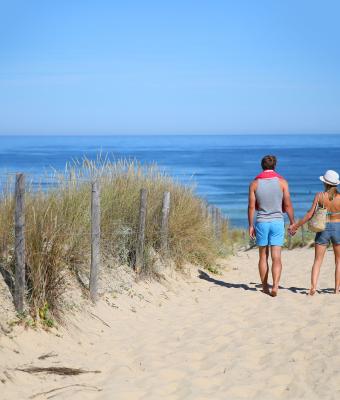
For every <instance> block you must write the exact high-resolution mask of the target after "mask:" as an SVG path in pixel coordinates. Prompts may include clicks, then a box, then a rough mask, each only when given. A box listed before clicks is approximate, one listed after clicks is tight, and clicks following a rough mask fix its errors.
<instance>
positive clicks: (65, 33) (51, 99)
mask: <svg viewBox="0 0 340 400" xmlns="http://www.w3.org/2000/svg"><path fill="white" fill-rule="evenodd" d="M339 15H340V2H339V1H338V0H323V1H320V0H317V1H316V0H308V1H305V0H285V1H279V0H256V1H255V0H237V1H235V0H231V1H228V0H224V1H217V0H209V1H208V0H206V1H200V0H193V1H191V0H185V1H184V0H171V1H170V0H169V1H159V0H158V1H148V0H143V1H141V0H139V1H130V0H124V1H115V0H111V1H103V0H96V1H93V0H92V1H88V0H58V1H46V0H41V1H36V0H30V1H27V0H22V1H16V0H0V134H2V135H5V134H8V135H13V134H46V135H51V134H66V135H67V134H171V133H174V134H210V133H214V134H242V133H247V134H250V133H266V134H280V133H340V112H339V111H340V73H339V71H340V45H339V43H340V24H339V21H338V18H339Z"/></svg>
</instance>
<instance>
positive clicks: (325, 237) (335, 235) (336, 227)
mask: <svg viewBox="0 0 340 400" xmlns="http://www.w3.org/2000/svg"><path fill="white" fill-rule="evenodd" d="M329 242H332V243H333V244H340V222H327V224H326V229H325V230H324V231H322V232H318V233H317V234H316V235H315V243H316V244H322V245H324V246H327V245H328V244H329Z"/></svg>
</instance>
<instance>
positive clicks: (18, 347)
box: [0, 249, 340, 400]
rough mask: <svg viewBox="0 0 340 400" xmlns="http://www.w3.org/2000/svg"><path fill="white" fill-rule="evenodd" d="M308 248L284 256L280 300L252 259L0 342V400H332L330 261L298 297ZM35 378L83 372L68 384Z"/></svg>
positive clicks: (335, 321) (338, 355) (140, 291)
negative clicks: (268, 291) (315, 288)
mask: <svg viewBox="0 0 340 400" xmlns="http://www.w3.org/2000/svg"><path fill="white" fill-rule="evenodd" d="M312 259H313V250H312V249H295V250H292V251H287V250H286V251H284V252H283V262H284V269H283V275H282V280H281V286H282V289H281V290H280V292H279V295H278V297H277V298H271V297H269V296H267V295H265V294H263V293H262V292H261V291H260V287H259V285H258V282H259V279H258V275H257V265H256V262H257V251H256V250H251V251H249V252H240V253H238V254H237V255H235V256H233V257H231V258H229V259H228V260H222V261H221V264H222V265H223V273H222V274H221V275H212V274H211V273H208V272H203V271H200V270H199V269H194V268H192V269H191V270H190V276H187V277H186V278H185V279H184V278H183V277H182V276H179V275H176V274H173V276H172V277H168V278H167V281H166V282H162V283H157V282H140V283H137V284H135V285H134V287H133V289H131V290H129V292H128V293H126V294H125V295H121V296H119V297H118V298H116V299H111V301H109V299H108V298H106V299H105V301H104V300H102V301H100V302H99V303H98V305H97V306H96V307H94V308H93V309H91V310H90V311H86V312H85V311H83V312H78V313H77V314H76V315H75V316H73V314H72V315H71V314H70V316H69V321H68V325H67V327H59V328H58V329H52V331H51V332H45V331H42V330H39V331H35V330H32V329H26V330H25V329H24V328H23V327H20V326H19V327H15V328H14V330H13V332H12V333H11V334H10V335H7V336H5V335H2V336H0V393H1V395H0V397H1V399H3V400H11V399H13V400H14V399H37V400H40V399H52V398H53V399H72V400H74V399H103V400H106V399H113V398H114V399H115V400H123V399H131V400H133V399H144V400H150V399H195V400H199V399H202V400H203V399H214V400H216V399H221V400H222V399H223V400H225V399H261V400H266V399H308V400H310V399H320V398H322V399H335V398H338V396H339V394H340V346H339V342H340V324H339V322H340V297H339V296H335V295H333V294H331V290H332V289H331V288H332V287H333V275H334V266H333V253H332V252H330V251H328V252H327V254H326V259H325V262H324V265H323V267H322V271H321V276H320V288H322V291H321V292H320V293H319V294H317V295H315V296H314V297H308V296H306V293H307V288H308V287H309V276H310V268H311V264H312ZM29 366H34V367H51V366H53V367H69V368H82V369H83V370H86V371H91V372H87V373H84V374H80V375H77V376H59V375H55V374H46V373H35V374H30V373H27V372H23V371H20V370H18V369H24V368H27V367H29Z"/></svg>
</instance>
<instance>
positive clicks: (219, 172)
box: [0, 135, 340, 227]
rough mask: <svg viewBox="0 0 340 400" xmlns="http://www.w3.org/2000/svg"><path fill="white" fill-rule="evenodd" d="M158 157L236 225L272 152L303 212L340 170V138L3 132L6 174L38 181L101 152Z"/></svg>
mask: <svg viewBox="0 0 340 400" xmlns="http://www.w3.org/2000/svg"><path fill="white" fill-rule="evenodd" d="M99 152H102V153H103V154H106V153H107V154H109V155H110V156H111V157H112V158H115V159H119V158H128V159H137V160H140V161H141V162H142V163H153V162H156V163H157V164H158V165H159V166H160V168H161V169H163V170H165V171H166V172H167V173H168V174H169V175H171V176H173V177H174V178H176V179H178V180H179V181H180V182H182V183H183V184H186V185H193V184H194V185H195V191H196V193H197V194H198V195H200V196H202V197H203V198H205V199H206V200H207V201H208V202H209V203H210V204H214V205H217V206H218V207H220V208H221V209H222V211H223V212H224V214H225V215H226V216H227V217H228V218H229V220H230V221H231V224H232V225H234V226H237V227H244V226H246V224H247V193H248V185H249V182H250V181H251V180H252V179H253V178H254V177H255V176H256V175H257V174H258V173H259V172H260V160H261V158H262V157H263V156H264V155H266V154H275V155H276V156H277V157H278V165H277V171H278V172H279V173H280V174H281V175H283V176H284V177H285V178H286V179H288V181H289V184H290V190H291V194H292V200H293V205H294V207H295V212H296V215H297V216H301V215H303V214H304V213H305V212H306V211H307V210H308V208H309V205H310V203H311V201H312V199H313V195H314V193H315V192H317V191H319V190H322V184H321V182H320V181H319V176H320V175H322V174H323V173H324V172H325V170H327V169H334V170H337V171H340V135H272V136H270V135H227V136H222V135H176V136H171V135H162V136H155V135H152V136H151V135H150V136H140V135H139V136H1V137H0V179H1V182H3V181H4V180H5V179H6V176H7V175H8V174H13V173H15V172H25V173H27V174H28V175H29V176H30V177H31V178H32V179H33V180H36V181H38V180H40V179H41V178H42V177H44V176H46V172H47V173H48V171H51V170H52V168H54V169H60V170H63V169H64V167H65V164H66V163H67V162H71V161H72V160H74V159H80V158H81V157H82V156H84V155H86V156H87V157H88V158H92V159H95V158H96V156H97V154H98V153H99Z"/></svg>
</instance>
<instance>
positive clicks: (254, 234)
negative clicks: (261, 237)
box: [249, 225, 256, 239]
mask: <svg viewBox="0 0 340 400" xmlns="http://www.w3.org/2000/svg"><path fill="white" fill-rule="evenodd" d="M249 236H250V237H251V239H255V237H256V233H255V228H254V225H250V226H249Z"/></svg>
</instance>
